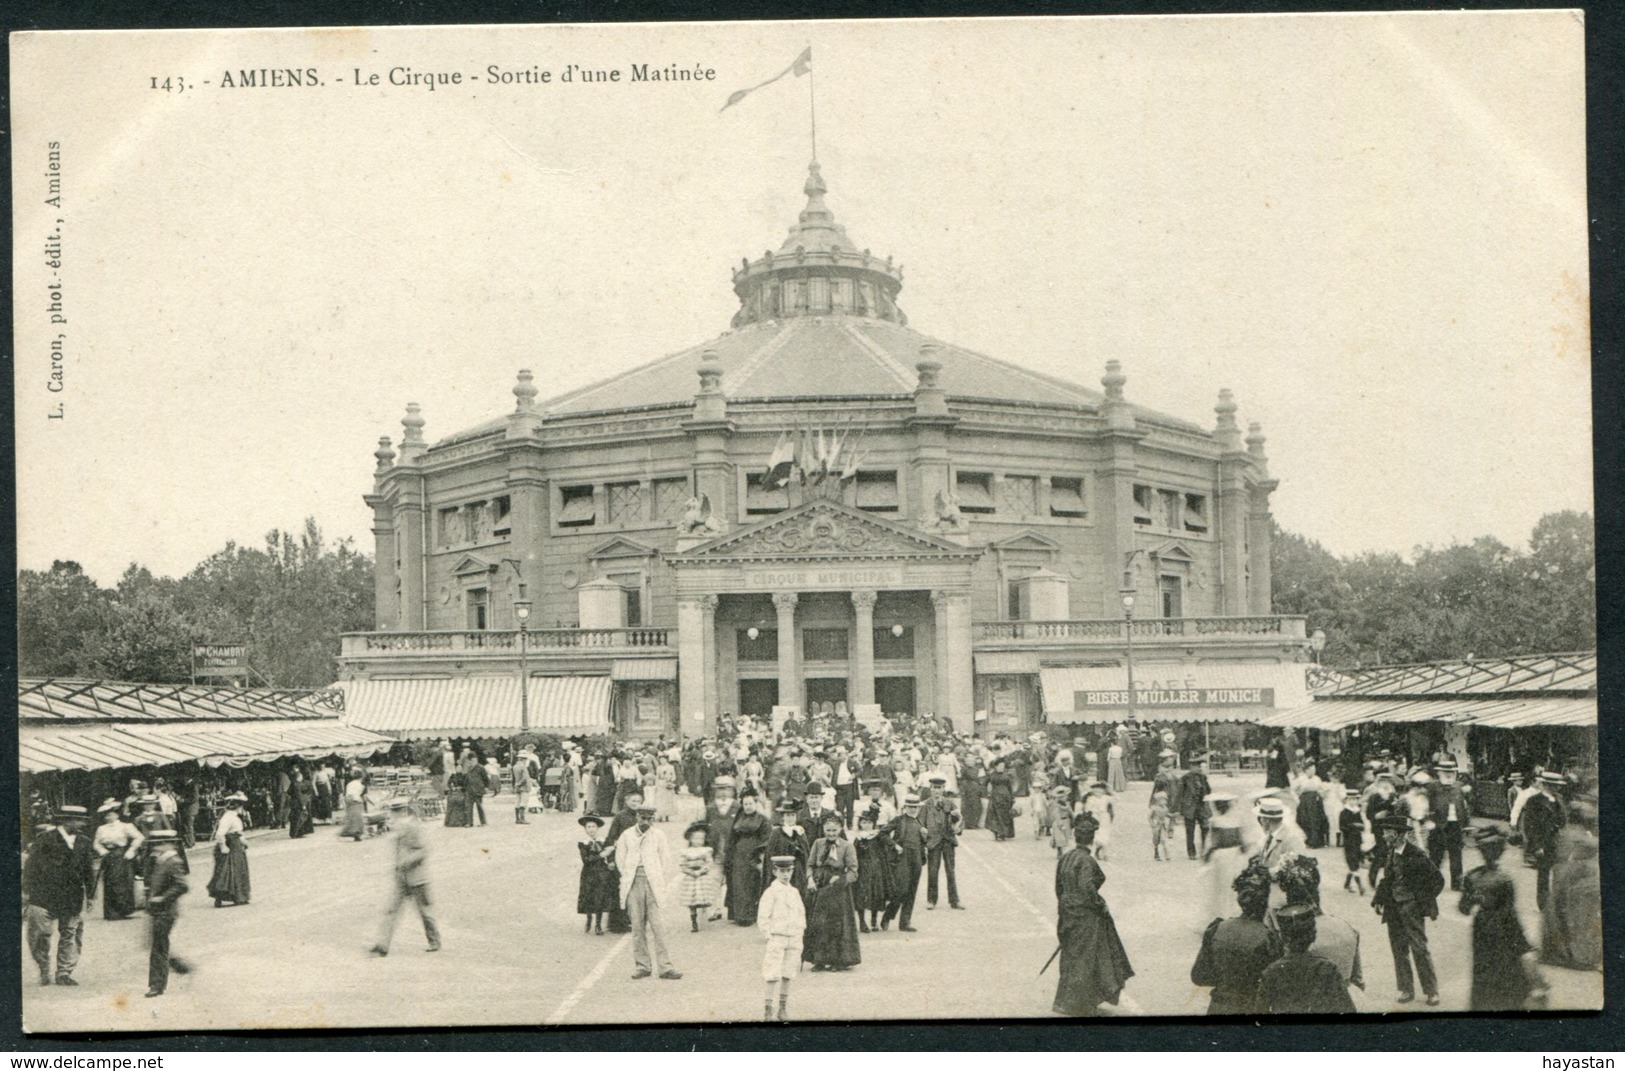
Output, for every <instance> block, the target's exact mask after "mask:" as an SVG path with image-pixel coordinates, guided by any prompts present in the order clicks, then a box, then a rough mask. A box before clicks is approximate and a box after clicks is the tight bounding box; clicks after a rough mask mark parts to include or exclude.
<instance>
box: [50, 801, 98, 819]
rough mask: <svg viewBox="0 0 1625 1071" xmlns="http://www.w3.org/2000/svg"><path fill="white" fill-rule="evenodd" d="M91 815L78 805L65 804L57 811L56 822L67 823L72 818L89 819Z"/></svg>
mask: <svg viewBox="0 0 1625 1071" xmlns="http://www.w3.org/2000/svg"><path fill="white" fill-rule="evenodd" d="M89 817H90V814H89V812H88V811H86V810H85V809H84V808H83V807H81V806H79V805H78V804H76V803H65V804H63V805H62V806H60V807H58V808H57V809H56V820H57V821H58V822H65V821H67V820H68V819H70V818H89Z"/></svg>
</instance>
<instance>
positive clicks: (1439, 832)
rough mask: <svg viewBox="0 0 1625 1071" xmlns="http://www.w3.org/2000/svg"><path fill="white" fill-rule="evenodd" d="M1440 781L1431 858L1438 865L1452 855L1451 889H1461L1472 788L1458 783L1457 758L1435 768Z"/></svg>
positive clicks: (1434, 801) (1435, 799)
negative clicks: (1462, 854)
mask: <svg viewBox="0 0 1625 1071" xmlns="http://www.w3.org/2000/svg"><path fill="white" fill-rule="evenodd" d="M1433 772H1434V773H1436V774H1438V776H1439V780H1438V783H1437V784H1436V785H1435V786H1434V789H1433V792H1432V793H1431V794H1430V803H1431V807H1430V809H1429V814H1428V817H1429V819H1430V820H1431V821H1432V823H1433V834H1432V835H1431V836H1430V837H1428V858H1429V859H1431V860H1432V861H1433V865H1434V866H1438V865H1439V864H1440V863H1441V862H1443V861H1444V857H1445V856H1446V855H1447V854H1448V855H1449V856H1450V888H1451V890H1452V891H1455V892H1460V891H1461V842H1462V832H1463V831H1464V830H1465V829H1466V828H1467V822H1468V818H1469V813H1468V810H1467V795H1466V793H1467V791H1468V789H1467V788H1466V787H1465V786H1463V785H1460V784H1457V783H1456V760H1455V759H1452V758H1450V757H1449V756H1446V757H1444V758H1442V759H1440V760H1439V762H1438V764H1437V765H1435V766H1434V767H1433Z"/></svg>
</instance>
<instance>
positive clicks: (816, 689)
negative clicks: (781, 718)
mask: <svg viewBox="0 0 1625 1071" xmlns="http://www.w3.org/2000/svg"><path fill="white" fill-rule="evenodd" d="M845 701H846V678H845V677H809V678H808V679H807V713H809V714H811V713H812V712H813V711H814V710H815V709H822V708H823V706H824V704H825V703H828V704H829V705H830V706H831V707H832V708H833V707H834V706H835V704H836V703H843V702H845Z"/></svg>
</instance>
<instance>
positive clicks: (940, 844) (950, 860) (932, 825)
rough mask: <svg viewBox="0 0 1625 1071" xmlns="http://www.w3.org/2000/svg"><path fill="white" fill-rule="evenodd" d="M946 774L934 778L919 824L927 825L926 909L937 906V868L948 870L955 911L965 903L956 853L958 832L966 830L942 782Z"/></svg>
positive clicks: (949, 891)
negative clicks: (960, 893) (961, 900)
mask: <svg viewBox="0 0 1625 1071" xmlns="http://www.w3.org/2000/svg"><path fill="white" fill-rule="evenodd" d="M946 780H947V779H946V778H943V777H933V778H932V779H931V798H930V799H929V800H927V801H926V803H925V806H924V807H922V808H921V809H920V810H921V815H920V824H921V825H923V826H924V827H925V857H926V867H927V871H926V874H927V876H926V882H925V907H926V910H927V911H930V910H934V909H935V908H936V906H937V871H938V869H946V870H947V871H948V906H949V907H951V908H953V909H954V910H955V911H963V910H964V909H965V908H964V905H963V904H961V903H960V902H959V882H958V881H957V879H956V878H955V875H954V855H955V852H956V849H957V848H958V847H959V833H960V831H961V830H962V829H964V819H962V818H961V817H960V815H959V812H958V811H957V810H955V808H954V801H953V800H951V799H949V798H948V794H947V791H946V790H945V789H944V787H943V785H944V782H945V781H946Z"/></svg>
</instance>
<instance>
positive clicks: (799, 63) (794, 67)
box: [718, 45, 812, 112]
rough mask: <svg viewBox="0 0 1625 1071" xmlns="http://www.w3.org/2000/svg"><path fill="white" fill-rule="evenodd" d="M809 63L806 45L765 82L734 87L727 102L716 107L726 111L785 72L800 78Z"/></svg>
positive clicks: (808, 47)
mask: <svg viewBox="0 0 1625 1071" xmlns="http://www.w3.org/2000/svg"><path fill="white" fill-rule="evenodd" d="M810 63H812V46H811V45H808V46H807V47H806V48H805V49H803V50H802V53H801V55H799V56H797V57H796V61H795V62H794V63H792V64H790V66H788V67H786V68H785V69H784V70H782V71H780V72H779V73H778V74H775V75H774V76H773V77H772V78H769V79H768V80H767V81H765V82H758V83H757V84H755V85H753V86H751V87H750V88H749V89H736V90H734V91H733V93H731V94H730V95H729V96H728V103H726V104H724V105H723V106H722V107H721V108H719V109H718V111H721V112H725V111H727V110H728V109H729V108H732V107H733V106H734V105H735V104H738V103H739V102H740V101H742V100H744V99H745V98H746V97H748V96H750V95H751V94H752V93H754V92H756V91H757V90H758V89H761V88H762V87H763V86H770V85H772V84H773V83H774V82H777V81H778V80H779V79H780V78H783V77H784V76H785V75H787V74H791V73H794V74H795V76H796V77H797V78H800V77H801V76H802V75H804V74H806V73H807V71H808V70H809V69H810V68H809V67H808V64H810Z"/></svg>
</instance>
